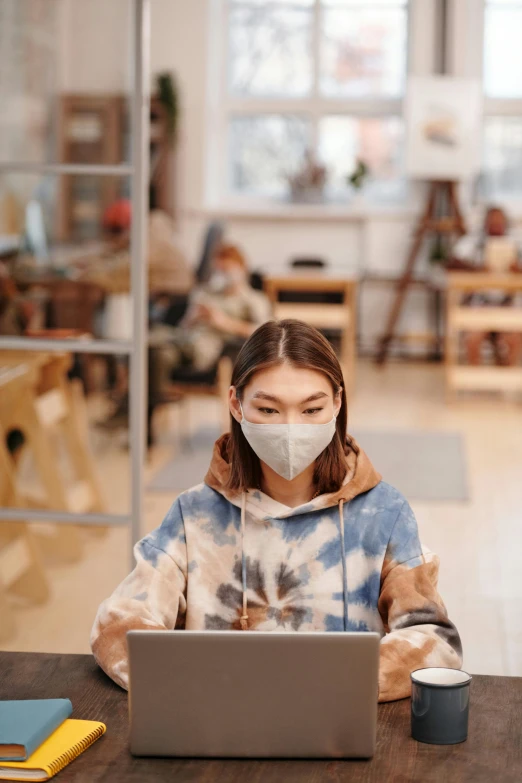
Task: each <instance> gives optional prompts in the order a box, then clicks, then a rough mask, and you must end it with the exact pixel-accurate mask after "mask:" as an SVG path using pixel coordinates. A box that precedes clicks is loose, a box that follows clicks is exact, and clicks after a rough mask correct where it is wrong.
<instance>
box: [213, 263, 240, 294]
mask: <svg viewBox="0 0 522 783" xmlns="http://www.w3.org/2000/svg"><path fill="white" fill-rule="evenodd" d="M243 280H244V275H243V272H242V271H241V270H240V269H238V270H237V272H213V274H212V275H211V276H210V279H209V281H208V285H209V288H211V289H212V291H215V292H216V293H220V292H221V291H225V290H226V289H227V288H231V287H232V286H234V285H237V284H238V283H242V282H243Z"/></svg>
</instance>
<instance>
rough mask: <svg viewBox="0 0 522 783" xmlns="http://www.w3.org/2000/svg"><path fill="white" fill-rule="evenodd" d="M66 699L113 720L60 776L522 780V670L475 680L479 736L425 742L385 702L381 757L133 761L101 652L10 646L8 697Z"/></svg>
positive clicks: (122, 705) (3, 665) (3, 691)
mask: <svg viewBox="0 0 522 783" xmlns="http://www.w3.org/2000/svg"><path fill="white" fill-rule="evenodd" d="M57 697H68V698H70V699H71V701H72V703H73V708H74V712H73V717H75V718H84V719H87V720H101V721H103V722H104V723H106V724H107V734H106V735H105V736H104V737H102V739H100V740H99V741H98V742H97V743H95V745H93V747H92V748H90V749H89V750H88V751H86V752H85V753H84V754H83V755H82V756H80V758H78V759H77V760H76V761H74V762H73V763H72V764H71V766H70V767H67V769H65V770H64V771H63V772H61V773H60V776H59V778H58V779H57V780H58V781H59V783H98V782H99V781H107V783H119V781H122V782H123V781H125V783H148V781H165V780H169V781H173V782H174V781H180V783H181V781H183V783H184V782H185V781H191V783H214V781H215V782H216V783H219V782H221V781H223V783H224V782H225V781H226V783H245V781H248V780H255V781H256V783H292V781H295V783H297V782H299V783H320V782H322V781H335V782H336V783H344V781H346V783H348V782H349V783H362V782H363V781H364V782H365V783H410V782H411V783H413V782H414V781H415V783H418V782H419V781H422V783H433V782H434V781H442V782H443V783H450V782H451V783H464V781H466V783H492V781H499V783H520V781H522V731H521V726H520V715H521V714H522V678H521V677H480V676H476V677H474V679H473V682H472V684H471V712H470V732H469V739H468V741H467V742H464V743H462V744H461V745H423V744H421V743H418V742H415V740H413V739H411V737H410V725H409V718H410V701H409V699H405V700H403V701H398V702H393V703H391V704H383V705H380V706H379V715H378V729H377V752H376V754H375V757H374V758H373V759H372V760H371V761H344V760H340V761H335V760H325V761H315V760H313V761H306V760H296V761H286V760H285V761H271V760H268V761H264V760H263V761H256V760H252V761H250V760H246V761H245V760H242V759H235V760H228V759H225V760H218V759H216V760H214V759H211V760H202V759H139V758H133V757H132V756H131V755H130V753H129V750H128V739H127V734H128V717H127V695H126V694H125V693H124V692H123V691H122V690H121V689H120V688H118V687H117V686H116V685H114V684H113V683H112V682H111V681H110V680H109V679H108V678H107V677H106V676H105V675H104V674H103V673H102V672H101V671H100V670H99V669H98V668H97V667H96V665H95V663H94V660H93V659H92V657H91V656H88V655H47V654H38V653H5V652H4V653H2V652H0V699H43V698H57ZM182 710H183V707H182V705H180V711H181V712H182Z"/></svg>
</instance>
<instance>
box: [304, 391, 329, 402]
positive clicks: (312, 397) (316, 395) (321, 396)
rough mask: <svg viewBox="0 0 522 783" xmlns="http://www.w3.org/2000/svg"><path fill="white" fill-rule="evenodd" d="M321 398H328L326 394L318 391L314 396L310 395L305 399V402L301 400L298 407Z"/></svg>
mask: <svg viewBox="0 0 522 783" xmlns="http://www.w3.org/2000/svg"><path fill="white" fill-rule="evenodd" d="M323 397H328V395H327V394H326V392H323V391H318V392H315V394H311V395H310V397H307V398H306V400H303V401H302V402H300V403H299V404H300V405H304V403H305V402H313V401H314V400H322V398H323Z"/></svg>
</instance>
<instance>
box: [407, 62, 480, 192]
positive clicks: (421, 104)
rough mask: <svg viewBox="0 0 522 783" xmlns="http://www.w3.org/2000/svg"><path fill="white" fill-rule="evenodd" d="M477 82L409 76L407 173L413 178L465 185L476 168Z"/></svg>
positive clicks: (478, 120)
mask: <svg viewBox="0 0 522 783" xmlns="http://www.w3.org/2000/svg"><path fill="white" fill-rule="evenodd" d="M481 118H482V89H481V84H480V81H478V80H475V79H458V78H455V77H452V76H430V77H417V76H414V77H411V78H410V79H409V80H408V89H407V95H406V129H407V135H406V172H407V174H408V175H409V176H410V177H412V178H413V179H428V180H464V179H469V178H470V177H472V176H473V175H475V174H476V173H478V171H479V169H480V139H481Z"/></svg>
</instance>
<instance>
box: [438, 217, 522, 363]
mask: <svg viewBox="0 0 522 783" xmlns="http://www.w3.org/2000/svg"><path fill="white" fill-rule="evenodd" d="M504 237H505V238H506V240H509V241H508V242H507V243H506V249H507V251H508V252H510V251H509V248H511V254H512V260H511V261H510V262H508V264H507V268H506V271H510V272H522V265H521V263H520V249H519V247H518V245H517V243H516V242H515V240H514V239H512V238H511V237H510V230H509V221H508V217H507V215H506V213H505V212H504V210H503V209H501V208H500V207H495V206H490V207H488V208H487V210H486V214H485V216H484V222H483V226H482V228H481V230H480V231H476V232H470V233H469V234H465V235H464V236H462V237H460V239H459V240H458V241H457V242H456V243H455V245H454V247H453V258H452V261H451V262H450V263H449V265H448V269H453V270H462V271H471V272H475V271H478V272H485V271H493V270H491V268H490V266H489V264H488V257H489V252H488V251H490V249H491V248H493V247H494V243H495V240H496V239H498V238H504ZM491 240H493V241H492V242H491ZM466 303H467V304H469V305H473V306H488V305H489V306H497V307H498V306H507V305H511V304H513V297H512V296H509V295H506V294H504V293H503V292H502V291H490V292H487V293H480V294H472V295H471V296H469V297H468V298H467V299H466ZM464 339H465V348H466V355H467V362H468V364H471V365H480V364H482V361H483V348H484V346H485V345H487V344H488V343H489V344H490V345H491V347H492V350H493V354H494V356H495V361H496V363H497V364H500V365H507V366H515V365H517V364H518V363H519V362H520V358H521V356H522V334H520V333H517V332H468V333H467V334H466V335H465V338H464Z"/></svg>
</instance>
